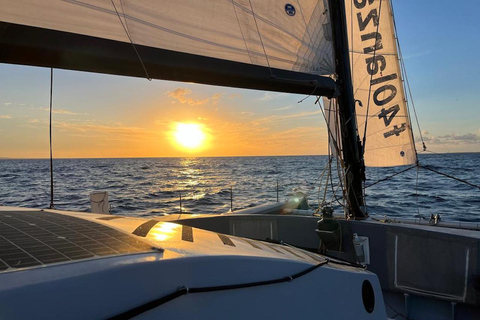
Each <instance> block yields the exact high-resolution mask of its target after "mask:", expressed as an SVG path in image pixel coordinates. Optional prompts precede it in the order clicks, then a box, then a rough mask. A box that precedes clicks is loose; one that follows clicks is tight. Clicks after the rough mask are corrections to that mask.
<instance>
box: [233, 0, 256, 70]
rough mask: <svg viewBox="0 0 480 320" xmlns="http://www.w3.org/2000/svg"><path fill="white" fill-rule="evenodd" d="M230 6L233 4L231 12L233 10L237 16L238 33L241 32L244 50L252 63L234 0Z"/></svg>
mask: <svg viewBox="0 0 480 320" xmlns="http://www.w3.org/2000/svg"><path fill="white" fill-rule="evenodd" d="M232 6H233V12H235V17H236V18H237V22H238V28H239V29H240V33H241V34H242V38H243V43H244V44H245V50H246V51H247V54H248V58H249V59H250V63H251V64H253V60H252V56H251V54H250V50H248V46H247V39H245V35H244V34H243V30H242V25H241V24H240V19H239V18H238V13H237V8H236V7H235V2H234V1H232Z"/></svg>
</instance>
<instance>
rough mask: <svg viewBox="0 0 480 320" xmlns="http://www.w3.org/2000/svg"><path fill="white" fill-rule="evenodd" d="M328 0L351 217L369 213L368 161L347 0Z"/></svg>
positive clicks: (364, 216)
mask: <svg viewBox="0 0 480 320" xmlns="http://www.w3.org/2000/svg"><path fill="white" fill-rule="evenodd" d="M328 2H329V8H330V18H331V23H332V30H333V39H334V49H335V58H336V66H335V69H336V70H335V71H336V74H337V77H338V78H337V85H338V87H339V88H340V96H339V97H338V98H337V100H338V110H339V114H340V126H341V132H342V146H343V160H344V163H345V189H346V195H347V206H348V209H347V210H348V211H347V214H348V216H349V217H350V218H354V219H364V218H366V217H367V215H366V214H365V213H364V212H363V210H362V209H361V207H362V206H363V205H364V201H363V188H362V184H363V181H364V180H365V165H364V161H363V152H362V145H361V143H360V137H359V135H358V130H357V117H356V114H355V99H354V97H353V86H352V80H351V79H352V75H351V70H350V58H349V50H348V38H347V37H348V36H347V20H346V14H345V3H344V0H329V1H328Z"/></svg>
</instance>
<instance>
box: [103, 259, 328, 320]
mask: <svg viewBox="0 0 480 320" xmlns="http://www.w3.org/2000/svg"><path fill="white" fill-rule="evenodd" d="M329 262H330V260H329V259H325V261H322V262H320V263H318V264H316V265H314V266H311V267H309V268H307V269H305V270H303V271H300V272H298V273H296V274H293V275H291V276H286V277H283V278H277V279H272V280H266V281H258V282H249V283H240V284H232V285H225V286H213V287H200V288H188V287H186V286H183V287H180V288H178V289H177V290H176V291H175V292H172V293H171V294H168V295H166V296H163V297H161V298H159V299H156V300H153V301H150V302H147V303H145V304H143V305H141V306H138V307H136V308H133V309H131V310H128V311H125V312H122V313H120V314H118V315H115V316H113V317H110V318H109V319H110V320H114V319H115V320H119V319H131V318H133V317H136V316H139V315H141V314H143V313H145V312H147V311H150V310H152V309H155V308H157V307H159V306H161V305H162V304H165V303H167V302H169V301H172V300H174V299H176V298H179V297H181V296H183V295H186V294H190V293H203V292H214V291H225V290H235V289H244V288H251V287H259V286H265V285H271V284H277V283H283V282H292V281H293V280H295V279H297V278H300V277H302V276H304V275H306V274H308V273H310V272H312V271H314V270H316V269H318V268H319V267H321V266H323V265H325V264H327V263H329Z"/></svg>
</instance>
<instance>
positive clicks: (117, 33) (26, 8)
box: [0, 0, 334, 83]
mask: <svg viewBox="0 0 480 320" xmlns="http://www.w3.org/2000/svg"><path fill="white" fill-rule="evenodd" d="M329 19H330V18H329V14H328V10H327V8H326V4H325V2H324V1H323V0H320V1H319V0H295V1H292V3H291V4H288V3H285V2H279V1H275V0H209V1H200V0H175V1H155V0H135V1H133V0H114V1H108V0H79V1H77V0H63V1H62V0H42V1H36V0H3V1H2V10H0V21H1V22H5V23H10V24H16V25H23V26H30V27H37V28H43V29H48V30H55V31H61V32H68V33H72V34H78V35H84V36H89V37H95V38H99V39H107V40H113V41H117V42H122V43H127V44H130V43H131V42H133V43H134V44H135V45H137V46H146V47H149V48H159V49H164V50H171V51H174V52H179V53H185V54H191V55H197V56H203V57H210V58H216V59H221V60H226V61H233V62H238V63H245V64H248V65H255V66H262V67H266V68H268V69H269V70H270V73H271V74H270V75H269V76H271V78H275V77H280V76H278V75H276V74H275V69H280V70H285V71H289V72H298V73H305V74H310V75H316V76H322V75H330V74H332V73H333V72H334V54H333V47H332V43H331V30H330V22H329ZM2 36H5V35H2ZM130 49H131V48H130ZM72 50H74V48H72ZM141 56H142V52H140V57H141ZM146 71H147V72H148V68H147V70H146ZM100 72H101V71H100ZM232 76H235V75H234V74H232ZM194 80H196V79H194ZM327 81H330V79H327ZM332 83H333V82H332Z"/></svg>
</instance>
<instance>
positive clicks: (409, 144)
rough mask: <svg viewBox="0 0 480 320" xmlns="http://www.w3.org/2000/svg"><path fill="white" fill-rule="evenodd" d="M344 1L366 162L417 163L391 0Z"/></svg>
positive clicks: (360, 131)
mask: <svg viewBox="0 0 480 320" xmlns="http://www.w3.org/2000/svg"><path fill="white" fill-rule="evenodd" d="M345 5H346V16H347V30H348V40H349V49H350V63H351V68H352V69H351V70H352V82H353V90H354V98H355V99H356V100H357V101H356V112H357V122H358V131H359V134H360V137H363V136H364V133H365V132H366V134H365V138H366V139H365V140H366V141H365V155H364V157H365V164H366V165H367V166H371V167H388V166H399V165H408V164H414V163H416V161H417V159H416V151H415V146H414V141H413V135H412V130H411V124H410V119H409V117H408V109H407V103H406V99H405V91H404V87H403V82H402V74H401V69H400V65H399V59H398V54H397V46H396V39H395V28H394V22H393V16H392V8H391V4H390V1H389V0H345ZM367 110H368V114H367ZM365 127H366V131H365Z"/></svg>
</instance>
